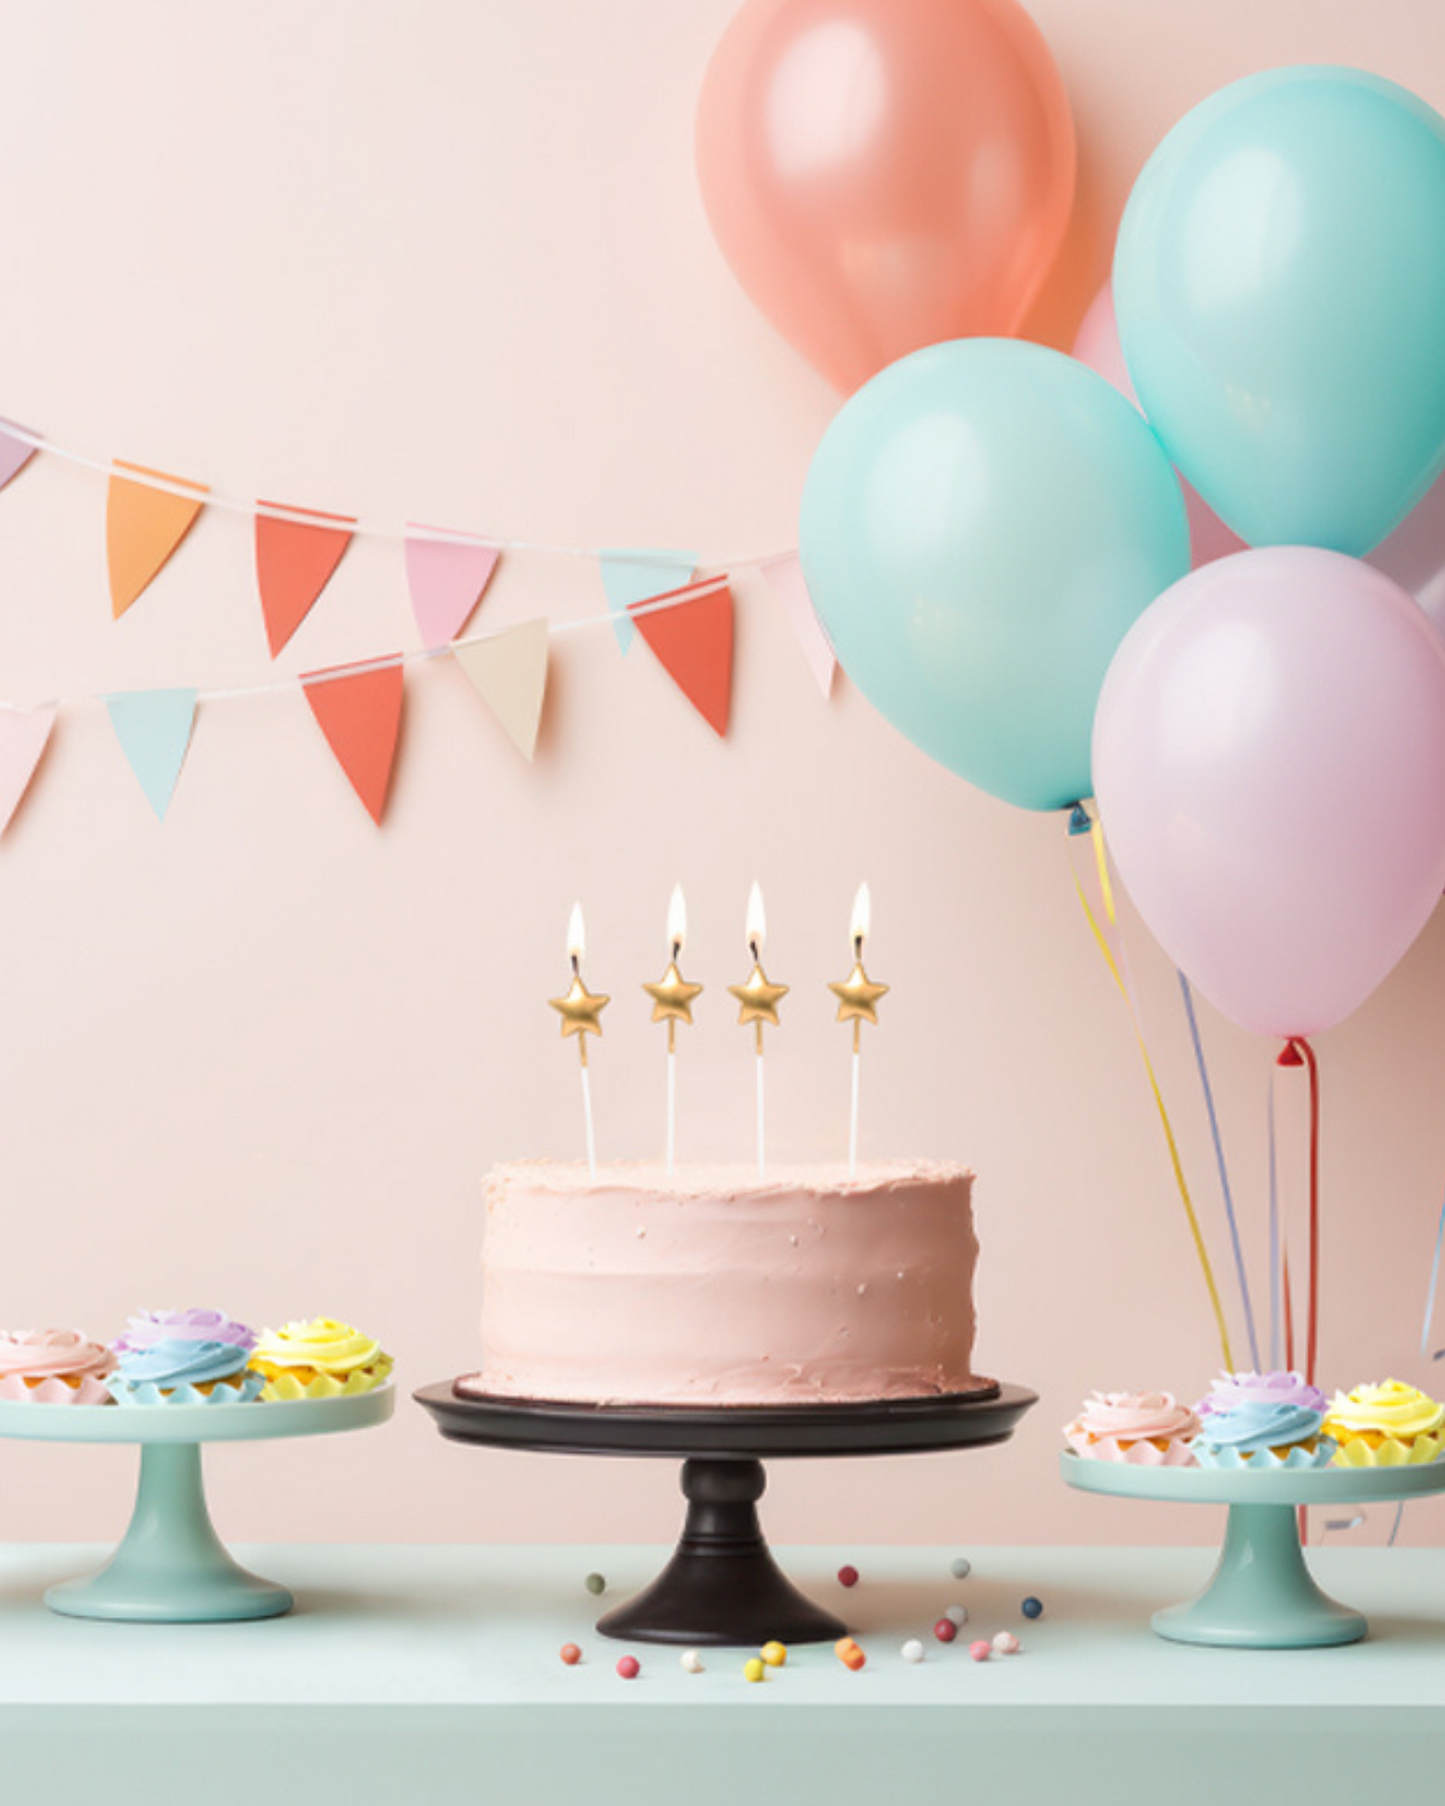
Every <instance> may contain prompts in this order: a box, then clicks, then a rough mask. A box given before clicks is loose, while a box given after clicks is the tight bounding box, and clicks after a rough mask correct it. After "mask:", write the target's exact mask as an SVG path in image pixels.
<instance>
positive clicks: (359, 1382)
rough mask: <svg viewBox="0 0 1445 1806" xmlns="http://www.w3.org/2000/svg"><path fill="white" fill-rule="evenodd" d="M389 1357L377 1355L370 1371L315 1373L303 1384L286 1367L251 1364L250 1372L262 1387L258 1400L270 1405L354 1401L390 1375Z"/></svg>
mask: <svg viewBox="0 0 1445 1806" xmlns="http://www.w3.org/2000/svg"><path fill="white" fill-rule="evenodd" d="M391 1369H392V1359H391V1356H390V1355H389V1354H383V1355H378V1356H377V1358H376V1360H374V1361H373V1362H372V1363H371V1365H370V1366H369V1367H354V1368H353V1369H352V1370H351V1372H350V1373H342V1374H335V1373H317V1372H314V1371H312V1376H311V1378H310V1379H309V1380H302V1379H299V1378H298V1377H297V1375H296V1374H295V1373H294V1372H292V1371H290V1370H289V1369H287V1368H285V1367H273V1366H272V1365H271V1364H270V1362H269V1361H267V1362H253V1363H252V1367H251V1372H252V1373H253V1374H254V1375H255V1376H256V1378H257V1379H258V1380H260V1382H261V1385H262V1392H261V1397H262V1399H263V1400H267V1401H269V1402H271V1403H289V1402H290V1401H292V1400H294V1399H299V1398H355V1397H356V1396H357V1394H358V1393H361V1392H374V1391H375V1390H376V1388H377V1387H378V1386H380V1385H381V1384H382V1383H383V1382H384V1381H385V1380H386V1378H387V1376H388V1375H389V1374H390V1372H391Z"/></svg>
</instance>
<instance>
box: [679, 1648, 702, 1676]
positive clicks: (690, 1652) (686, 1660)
mask: <svg viewBox="0 0 1445 1806" xmlns="http://www.w3.org/2000/svg"><path fill="white" fill-rule="evenodd" d="M677 1659H678V1661H679V1662H681V1663H682V1665H683V1667H684V1668H685V1669H686V1670H687V1672H688V1673H689V1674H701V1673H702V1657H701V1656H700V1655H699V1654H698V1652H697V1651H696V1650H695V1649H684V1650H683V1652H682V1654H681V1655H680V1656H679V1657H678V1658H677Z"/></svg>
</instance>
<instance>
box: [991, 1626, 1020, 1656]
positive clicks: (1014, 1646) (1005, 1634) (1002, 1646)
mask: <svg viewBox="0 0 1445 1806" xmlns="http://www.w3.org/2000/svg"><path fill="white" fill-rule="evenodd" d="M993 1646H994V1649H995V1650H996V1651H997V1652H998V1654H999V1655H1017V1654H1018V1652H1019V1640H1018V1638H1017V1637H1016V1636H1015V1635H1014V1634H1013V1632H1012V1631H1011V1630H1001V1631H1000V1632H999V1633H998V1635H997V1636H996V1637H995V1638H994V1640H993Z"/></svg>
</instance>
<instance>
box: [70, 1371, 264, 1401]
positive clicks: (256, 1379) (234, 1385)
mask: <svg viewBox="0 0 1445 1806" xmlns="http://www.w3.org/2000/svg"><path fill="white" fill-rule="evenodd" d="M206 1383H207V1385H209V1386H210V1391H209V1392H202V1391H201V1389H200V1387H199V1386H190V1385H186V1384H184V1383H182V1384H180V1385H177V1386H166V1387H161V1386H157V1385H156V1384H155V1382H154V1381H153V1380H141V1381H130V1380H125V1379H122V1378H121V1376H120V1374H118V1373H113V1374H112V1375H111V1376H110V1378H109V1380H108V1381H107V1382H106V1384H107V1385H108V1386H109V1387H110V1389H111V1392H112V1393H113V1395H114V1397H115V1402H116V1403H117V1404H118V1405H137V1406H145V1405H222V1406H224V1405H249V1404H250V1403H251V1402H252V1401H253V1400H254V1399H255V1398H256V1397H257V1396H258V1395H259V1393H260V1391H261V1387H262V1385H263V1384H264V1381H263V1380H262V1378H261V1375H260V1374H259V1373H252V1372H251V1370H250V1369H249V1368H243V1369H242V1370H241V1372H240V1373H236V1374H229V1375H227V1377H226V1378H225V1379H223V1380H208V1381H207V1382H206Z"/></svg>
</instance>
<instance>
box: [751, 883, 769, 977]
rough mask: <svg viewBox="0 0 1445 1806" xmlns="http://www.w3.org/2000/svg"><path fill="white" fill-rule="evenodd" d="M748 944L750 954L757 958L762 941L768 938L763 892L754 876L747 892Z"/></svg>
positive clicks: (761, 948) (761, 947)
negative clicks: (751, 885) (750, 887)
mask: <svg viewBox="0 0 1445 1806" xmlns="http://www.w3.org/2000/svg"><path fill="white" fill-rule="evenodd" d="M747 937H748V946H749V948H750V949H751V951H752V956H753V958H754V959H757V957H758V956H759V954H760V953H761V952H762V950H763V942H764V941H765V940H766V939H767V938H768V918H767V916H766V914H765V913H764V911H763V893H762V889H761V887H760V886H759V884H758V881H757V879H756V878H754V879H753V888H752V889H751V890H750V891H749V892H748V923H747Z"/></svg>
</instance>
